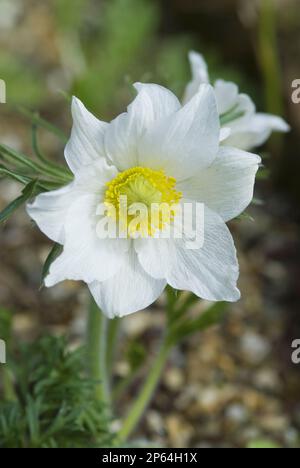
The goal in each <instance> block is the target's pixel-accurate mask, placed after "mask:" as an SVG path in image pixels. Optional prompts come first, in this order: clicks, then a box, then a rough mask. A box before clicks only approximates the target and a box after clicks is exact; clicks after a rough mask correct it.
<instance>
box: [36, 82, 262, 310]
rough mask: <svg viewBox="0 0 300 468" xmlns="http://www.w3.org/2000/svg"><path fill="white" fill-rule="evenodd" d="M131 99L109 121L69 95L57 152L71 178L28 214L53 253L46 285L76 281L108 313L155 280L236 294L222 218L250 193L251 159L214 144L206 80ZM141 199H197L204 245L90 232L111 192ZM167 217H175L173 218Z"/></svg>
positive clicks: (129, 303) (227, 296) (151, 295)
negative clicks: (61, 150) (64, 138)
mask: <svg viewBox="0 0 300 468" xmlns="http://www.w3.org/2000/svg"><path fill="white" fill-rule="evenodd" d="M135 88H136V89H137V92H138V94H137V97H136V98H135V99H134V101H133V102H132V103H131V104H130V105H129V107H128V109H127V112H125V113H123V114H121V115H119V116H118V117H117V118H116V119H115V120H113V121H112V122H111V123H105V122H101V121H99V120H98V119H97V118H96V117H94V116H93V115H92V114H91V113H90V112H89V111H88V110H87V109H86V108H85V107H84V105H83V104H82V103H81V101H79V100H78V99H77V98H75V97H74V98H73V102H72V115H73V128H72V133H71V138H70V140H69V142H68V143H67V145H66V149H65V158H66V161H67V163H68V165H69V167H70V169H71V170H72V172H73V174H74V181H73V182H72V183H71V184H69V185H67V186H66V187H63V188H61V189H59V190H55V191H52V192H48V193H43V194H41V195H39V196H38V197H37V198H36V199H35V201H34V202H33V203H32V204H31V205H29V206H28V213H29V215H30V216H31V217H32V218H33V219H34V221H35V222H36V223H37V225H38V226H39V228H40V229H41V230H42V231H43V232H44V233H45V234H46V235H47V236H48V237H49V238H50V239H52V240H53V241H55V242H58V243H60V244H62V245H63V253H62V254H61V255H60V256H59V257H58V258H57V259H56V260H55V261H54V262H53V263H52V265H51V267H50V271H49V274H48V276H47V277H46V279H45V284H46V286H53V285H55V284H56V283H58V282H60V281H63V280H66V279H69V280H82V281H84V282H86V283H87V284H88V286H89V288H90V290H91V292H92V294H93V296H94V298H95V300H96V302H97V303H98V305H99V306H100V307H101V308H102V310H103V311H104V313H105V314H107V315H108V316H109V317H114V316H123V315H126V314H130V313H132V312H134V311H137V310H141V309H143V308H145V307H147V306H148V305H149V304H151V303H152V302H153V301H154V300H156V299H157V297H158V296H159V295H160V294H161V292H162V291H163V289H164V288H165V286H166V285H167V283H168V284H170V285H171V286H172V287H174V288H177V289H183V290H190V291H192V292H194V293H195V294H196V295H198V296H200V297H202V298H205V299H208V300H213V301H215V300H216V301H218V300H227V301H236V300H237V299H238V298H239V296H240V293H239V290H238V289H237V287H236V281H237V278H238V263H237V259H236V251H235V247H234V244H233V239H232V237H231V234H230V232H229V230H228V228H227V226H226V224H225V223H226V222H227V221H228V220H230V219H232V218H234V217H236V216H237V215H239V214H240V213H241V212H242V211H243V210H244V209H245V208H246V207H247V205H248V204H249V203H250V201H251V199H252V196H253V186H254V179H255V174H256V171H257V168H258V164H259V162H260V158H259V157H258V156H256V155H254V154H250V153H246V152H244V151H241V150H239V149H235V148H230V147H224V146H222V147H219V138H220V124H219V116H218V112H217V105H216V99H215V94H214V91H213V88H212V87H211V86H210V85H203V86H201V87H200V89H199V90H198V91H197V92H196V93H195V95H194V96H193V97H192V98H191V99H190V100H189V102H188V103H187V104H186V105H184V106H181V104H180V103H179V101H178V99H177V98H176V97H175V96H174V95H173V94H172V93H171V92H170V91H168V90H167V89H165V88H163V87H161V86H158V85H154V84H141V83H138V84H136V85H135ZM122 194H123V195H124V194H126V195H128V196H129V198H130V197H131V201H137V202H141V201H142V202H144V203H146V204H148V203H150V202H152V201H154V200H157V199H163V200H164V201H165V202H166V203H169V202H170V203H171V201H174V200H175V202H176V203H177V204H183V203H184V202H186V201H187V200H189V201H192V202H193V203H195V202H202V203H204V204H205V224H204V245H203V247H202V248H198V249H196V250H195V249H194V250H191V249H187V248H186V239H187V238H189V236H190V232H189V229H190V227H189V226H188V227H186V226H185V232H184V238H183V239H175V238H170V239H162V238H156V237H155V236H154V237H150V238H141V237H140V238H137V239H135V238H134V236H131V235H129V234H128V235H127V237H126V238H115V239H110V238H109V239H100V238H99V236H98V235H97V232H96V231H97V229H96V226H97V223H98V221H99V215H97V214H96V213H97V206H98V204H99V203H103V202H107V201H110V202H111V203H113V204H114V203H116V204H117V203H118V202H117V197H118V196H119V195H122ZM174 222H175V221H174Z"/></svg>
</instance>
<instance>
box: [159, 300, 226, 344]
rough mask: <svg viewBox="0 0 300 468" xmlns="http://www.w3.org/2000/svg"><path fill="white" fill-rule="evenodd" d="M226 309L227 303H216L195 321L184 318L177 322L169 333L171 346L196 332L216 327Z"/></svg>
mask: <svg viewBox="0 0 300 468" xmlns="http://www.w3.org/2000/svg"><path fill="white" fill-rule="evenodd" d="M226 307H227V303H226V302H216V303H215V304H213V305H211V306H209V307H208V308H207V309H206V310H205V311H204V312H202V313H201V315H200V316H199V317H197V318H195V319H187V318H186V317H184V318H183V319H182V320H181V321H179V322H176V323H175V324H174V326H173V327H171V328H170V331H169V339H168V341H169V344H172V345H173V344H176V343H178V342H179V341H181V340H183V339H185V338H186V337H188V336H190V335H193V334H194V333H196V332H199V331H203V330H205V329H206V328H209V327H211V326H212V325H216V324H217V323H219V322H220V320H221V319H222V317H223V315H224V313H225V310H226Z"/></svg>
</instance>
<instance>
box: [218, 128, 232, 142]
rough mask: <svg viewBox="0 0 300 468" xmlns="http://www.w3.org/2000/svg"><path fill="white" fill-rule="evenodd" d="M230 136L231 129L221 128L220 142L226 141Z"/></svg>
mask: <svg viewBox="0 0 300 468" xmlns="http://www.w3.org/2000/svg"><path fill="white" fill-rule="evenodd" d="M230 134H231V129H230V128H228V127H221V128H220V142H222V141H224V140H226V139H227V138H228V137H229V135H230Z"/></svg>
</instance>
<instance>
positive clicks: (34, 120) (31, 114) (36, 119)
mask: <svg viewBox="0 0 300 468" xmlns="http://www.w3.org/2000/svg"><path fill="white" fill-rule="evenodd" d="M17 110H18V111H19V112H20V113H21V114H22V115H24V116H25V117H27V118H28V119H30V120H31V122H32V123H34V124H36V125H38V126H39V127H42V128H45V129H46V130H48V131H49V132H50V133H53V134H54V135H56V136H57V137H58V138H59V139H60V140H62V141H63V142H64V143H66V142H67V140H68V138H67V136H66V135H65V134H64V132H63V131H62V130H60V128H58V127H56V126H55V125H53V124H51V123H49V122H48V121H47V120H45V119H43V118H42V117H40V116H39V115H38V114H37V113H36V112H32V111H30V110H29V109H26V108H25V107H23V106H18V107H17Z"/></svg>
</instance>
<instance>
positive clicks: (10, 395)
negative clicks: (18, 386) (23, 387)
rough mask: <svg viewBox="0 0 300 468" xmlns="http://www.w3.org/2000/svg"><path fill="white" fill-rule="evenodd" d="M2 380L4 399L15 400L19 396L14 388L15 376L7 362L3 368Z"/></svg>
mask: <svg viewBox="0 0 300 468" xmlns="http://www.w3.org/2000/svg"><path fill="white" fill-rule="evenodd" d="M2 381H3V396H4V400H6V401H15V400H16V399H17V397H16V392H15V389H14V384H13V377H12V374H11V372H10V370H9V369H8V368H7V364H4V367H3V369H2Z"/></svg>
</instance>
